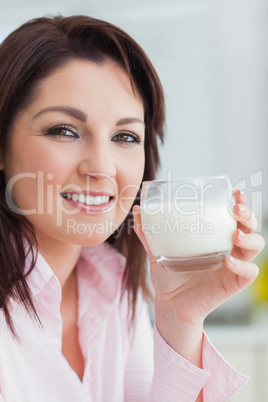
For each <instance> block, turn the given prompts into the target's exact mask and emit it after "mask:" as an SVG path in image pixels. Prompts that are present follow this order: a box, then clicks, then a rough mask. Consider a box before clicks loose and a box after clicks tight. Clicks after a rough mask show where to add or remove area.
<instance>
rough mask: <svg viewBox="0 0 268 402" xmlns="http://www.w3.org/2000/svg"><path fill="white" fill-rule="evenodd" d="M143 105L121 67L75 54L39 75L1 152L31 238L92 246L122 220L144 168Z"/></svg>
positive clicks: (12, 202) (11, 190) (13, 200)
mask: <svg viewBox="0 0 268 402" xmlns="http://www.w3.org/2000/svg"><path fill="white" fill-rule="evenodd" d="M144 135H145V126H144V107H143V102H142V99H141V97H140V95H139V94H138V91H137V90H135V93H134V92H133V89H132V87H131V83H130V80H129V77H128V75H127V73H126V72H125V70H124V69H122V68H121V67H120V66H119V65H118V64H116V63H115V62H112V61H106V62H105V63H104V64H102V65H100V66H99V65H96V64H95V63H93V62H89V61H82V60H74V61H71V62H69V64H67V65H66V66H64V67H62V68H59V69H58V70H56V71H55V72H54V73H53V74H52V75H50V76H49V77H47V78H45V79H43V80H42V81H41V83H40V86H39V87H38V90H37V95H36V96H35V98H34V100H33V101H32V102H31V103H30V104H29V105H28V106H27V107H26V108H25V109H24V110H22V112H21V113H20V114H19V115H18V116H17V117H16V119H15V121H14V122H13V125H12V130H11V135H10V143H9V146H8V149H7V152H6V154H5V155H4V158H3V163H2V168H4V172H5V178H6V183H7V186H8V192H9V194H10V196H11V199H9V205H10V207H11V208H12V209H14V210H16V212H19V213H23V214H24V215H26V216H27V218H28V219H29V220H30V221H31V222H32V223H33V225H34V227H35V230H36V234H37V239H38V241H39V243H40V240H41V241H42V239H43V240H46V242H47V241H48V240H49V241H52V242H53V244H54V245H55V244H56V243H55V241H63V242H68V243H73V244H80V245H95V244H98V243H100V242H103V241H104V240H106V239H107V238H108V237H109V236H110V234H111V233H113V232H114V230H115V229H117V228H118V227H119V225H120V224H121V223H122V222H123V220H124V218H125V217H126V215H127V213H128V211H129V210H130V208H131V206H132V203H133V201H134V199H135V196H136V194H137V191H138V188H139V186H140V183H141V180H142V177H143V171H144Z"/></svg>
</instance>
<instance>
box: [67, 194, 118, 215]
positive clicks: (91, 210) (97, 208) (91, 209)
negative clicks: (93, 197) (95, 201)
mask: <svg viewBox="0 0 268 402" xmlns="http://www.w3.org/2000/svg"><path fill="white" fill-rule="evenodd" d="M62 198H63V197H62ZM63 199H64V200H65V201H67V202H68V203H69V204H71V205H72V206H73V207H74V208H76V209H78V210H79V211H80V212H84V213H85V214H91V215H97V214H104V213H106V212H108V210H109V209H111V205H112V203H113V200H114V199H113V198H111V199H110V200H109V201H108V202H106V203H105V204H100V205H86V204H84V203H82V202H79V201H73V200H69V199H68V198H63Z"/></svg>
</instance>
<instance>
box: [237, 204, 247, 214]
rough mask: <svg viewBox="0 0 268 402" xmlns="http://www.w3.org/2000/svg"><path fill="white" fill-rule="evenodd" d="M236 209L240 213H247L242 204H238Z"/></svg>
mask: <svg viewBox="0 0 268 402" xmlns="http://www.w3.org/2000/svg"><path fill="white" fill-rule="evenodd" d="M235 207H236V209H238V211H239V212H245V211H246V207H245V206H244V205H242V204H236V206H235Z"/></svg>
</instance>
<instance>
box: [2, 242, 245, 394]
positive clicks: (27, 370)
mask: <svg viewBox="0 0 268 402" xmlns="http://www.w3.org/2000/svg"><path fill="white" fill-rule="evenodd" d="M124 263H125V262H124V258H123V257H122V256H121V255H120V254H119V253H118V252H117V251H116V250H114V249H113V248H112V247H111V246H109V245H108V244H102V245H99V246H97V247H91V248H90V247H87V248H84V249H83V251H82V254H81V257H80V260H79V262H78V267H77V275H78V292H79V311H78V326H79V341H80V346H81V349H82V352H83V355H84V358H85V372H84V377H83V381H82V382H81V381H80V380H79V378H78V376H77V375H76V373H75V372H74V371H73V370H72V368H71V367H70V365H69V363H68V361H67V360H66V359H65V357H64V356H63V355H62V353H61V338H62V319H61V315H60V301H61V287H60V284H59V281H58V279H57V278H56V276H55V275H54V274H53V271H52V269H51V268H50V267H49V265H48V264H47V263H46V261H45V260H44V259H43V257H42V256H41V255H40V254H39V255H38V260H37V264H36V267H35V269H34V270H33V271H32V273H31V274H30V275H29V276H28V283H29V285H30V288H31V290H32V294H33V298H34V301H35V304H36V306H37V310H38V312H39V315H40V318H41V321H42V324H43V328H40V326H38V324H36V323H35V322H34V321H33V320H32V319H31V318H30V317H29V315H28V314H27V313H26V312H25V310H24V308H23V307H22V306H21V305H20V304H18V303H13V304H12V318H13V320H14V323H15V326H16V330H17V332H18V334H19V336H20V343H18V342H17V341H15V340H14V339H13V338H12V337H11V335H10V332H9V330H8V329H7V326H6V323H5V320H4V317H3V313H2V310H0V325H1V330H0V401H1V402H3V401H4V402H37V401H38V402H123V401H124V402H145V401H147V402H148V401H154V402H158V401H159V402H165V401H167V402H173V401H174V402H175V401H176V402H178V401H194V400H195V399H196V397H197V395H198V393H199V391H200V390H201V388H202V387H203V395H204V401H206V402H215V401H217V402H221V401H227V400H228V399H229V398H230V397H231V396H232V395H233V394H234V393H235V392H236V391H237V390H238V389H239V388H240V387H241V386H242V385H243V384H244V383H245V382H246V381H247V377H245V376H242V375H241V374H239V373H238V372H236V371H235V370H234V369H232V368H231V367H230V366H229V365H228V364H227V363H226V362H225V361H224V360H223V358H222V357H221V356H220V355H219V354H218V353H217V352H216V350H215V349H214V348H213V346H212V345H211V344H210V342H209V340H208V339H207V337H206V335H204V342H203V367H204V370H201V369H199V368H197V367H195V366H194V365H192V364H191V363H189V362H187V361H186V360H185V359H183V358H182V357H181V356H180V355H178V354H177V353H176V352H175V351H174V350H173V349H171V348H170V347H169V346H168V345H167V343H166V342H165V341H164V340H163V339H162V338H161V336H160V335H159V333H158V331H157V329H156V328H154V335H153V330H152V328H151V325H150V321H149V316H148V311H147V306H146V304H145V303H144V302H142V299H141V298H140V300H139V305H138V314H137V322H136V330H135V334H134V333H133V332H132V333H129V330H128V326H127V320H126V314H127V298H126V297H125V298H124V299H123V301H122V302H121V303H120V287H121V281H122V275H123V270H124ZM178 336H179V334H178ZM153 347H154V352H153Z"/></svg>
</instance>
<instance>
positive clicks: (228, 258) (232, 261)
mask: <svg viewBox="0 0 268 402" xmlns="http://www.w3.org/2000/svg"><path fill="white" fill-rule="evenodd" d="M227 262H228V264H229V265H231V266H232V267H234V266H235V265H236V259H235V258H234V257H232V256H231V255H229V257H227Z"/></svg>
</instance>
